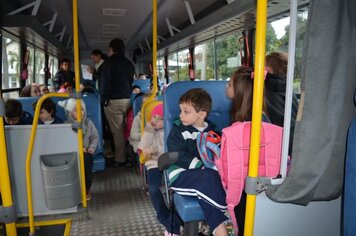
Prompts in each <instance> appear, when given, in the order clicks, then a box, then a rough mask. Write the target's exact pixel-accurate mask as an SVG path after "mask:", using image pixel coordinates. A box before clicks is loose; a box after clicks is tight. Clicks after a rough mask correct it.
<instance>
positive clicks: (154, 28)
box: [141, 0, 157, 155]
mask: <svg viewBox="0 0 356 236" xmlns="http://www.w3.org/2000/svg"><path fill="white" fill-rule="evenodd" d="M152 72H153V76H152V79H153V90H152V94H151V96H150V97H149V98H148V99H147V101H146V102H145V103H144V104H142V108H141V114H142V118H141V130H142V131H143V130H144V129H145V113H144V111H145V107H146V104H148V103H149V102H150V101H152V100H153V99H154V98H155V97H156V94H157V0H152ZM141 155H142V154H141Z"/></svg>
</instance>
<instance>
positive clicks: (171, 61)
mask: <svg viewBox="0 0 356 236" xmlns="http://www.w3.org/2000/svg"><path fill="white" fill-rule="evenodd" d="M168 73H169V76H168V77H169V82H170V83H173V82H176V81H178V58H177V53H173V54H169V55H168Z"/></svg>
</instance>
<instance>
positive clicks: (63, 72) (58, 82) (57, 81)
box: [53, 58, 74, 91]
mask: <svg viewBox="0 0 356 236" xmlns="http://www.w3.org/2000/svg"><path fill="white" fill-rule="evenodd" d="M62 85H65V86H66V87H68V86H70V87H71V88H74V72H73V71H71V70H70V60H69V59H68V58H63V59H62V61H61V64H60V69H59V71H58V72H57V73H56V75H55V76H54V78H53V87H54V90H55V91H58V90H59V89H60V88H61V86H62Z"/></svg>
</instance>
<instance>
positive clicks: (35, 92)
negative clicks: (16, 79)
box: [20, 83, 41, 97]
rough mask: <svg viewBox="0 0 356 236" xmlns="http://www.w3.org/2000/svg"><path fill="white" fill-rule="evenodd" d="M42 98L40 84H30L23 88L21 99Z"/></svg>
mask: <svg viewBox="0 0 356 236" xmlns="http://www.w3.org/2000/svg"><path fill="white" fill-rule="evenodd" d="M38 96H41V92H40V87H39V86H38V84H35V83H33V84H30V85H27V86H25V87H23V88H22V90H21V92H20V97H38Z"/></svg>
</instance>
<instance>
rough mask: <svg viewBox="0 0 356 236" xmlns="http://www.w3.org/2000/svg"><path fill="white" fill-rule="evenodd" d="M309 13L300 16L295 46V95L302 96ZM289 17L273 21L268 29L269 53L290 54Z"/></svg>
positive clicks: (267, 49)
mask: <svg viewBox="0 0 356 236" xmlns="http://www.w3.org/2000/svg"><path fill="white" fill-rule="evenodd" d="M307 18H308V12H307V11H305V12H302V13H299V14H298V18H297V35H296V45H295V68H294V83H293V88H294V93H296V94H300V81H301V66H302V56H303V55H302V52H303V43H304V34H305V31H306V24H307ZM289 21H290V19H289V17H285V18H282V19H279V20H276V21H273V22H272V23H271V24H269V25H268V27H267V36H266V40H267V48H266V51H267V53H269V52H272V51H283V52H288V40H289Z"/></svg>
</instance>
